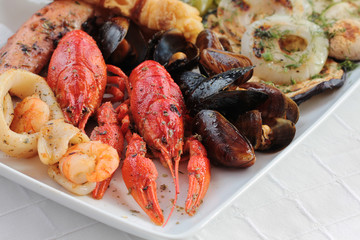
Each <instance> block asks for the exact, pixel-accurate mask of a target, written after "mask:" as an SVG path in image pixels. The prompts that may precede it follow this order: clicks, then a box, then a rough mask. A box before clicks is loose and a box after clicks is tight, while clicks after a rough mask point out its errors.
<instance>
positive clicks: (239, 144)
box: [194, 110, 256, 168]
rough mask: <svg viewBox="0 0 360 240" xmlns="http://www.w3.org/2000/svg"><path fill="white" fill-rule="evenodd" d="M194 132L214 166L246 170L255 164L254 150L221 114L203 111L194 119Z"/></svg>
mask: <svg viewBox="0 0 360 240" xmlns="http://www.w3.org/2000/svg"><path fill="white" fill-rule="evenodd" d="M194 132H195V133H197V134H199V135H200V136H201V139H202V143H203V144H204V146H205V148H206V150H207V153H208V157H209V159H210V161H211V162H212V163H213V164H214V165H219V166H225V167H236V168H246V167H250V166H251V165H253V164H254V163H255V159H256V157H255V153H254V148H253V147H252V145H251V144H250V142H249V140H247V139H246V137H244V136H243V135H242V134H241V133H240V132H239V131H238V130H237V129H236V127H235V126H234V125H233V124H231V123H230V122H229V121H228V120H227V119H226V118H225V117H223V116H222V115H221V114H220V113H219V112H217V111H212V110H202V111H200V112H199V113H198V114H197V115H196V116H195V118H194Z"/></svg>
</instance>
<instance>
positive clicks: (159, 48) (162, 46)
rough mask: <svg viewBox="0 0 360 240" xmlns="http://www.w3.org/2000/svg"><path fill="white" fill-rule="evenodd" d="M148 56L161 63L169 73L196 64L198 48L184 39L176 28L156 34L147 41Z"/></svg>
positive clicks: (186, 68) (188, 68)
mask: <svg viewBox="0 0 360 240" xmlns="http://www.w3.org/2000/svg"><path fill="white" fill-rule="evenodd" d="M149 48H150V49H149V53H150V58H152V59H153V60H155V61H157V62H159V63H160V64H161V65H163V66H164V67H165V68H166V70H167V71H168V72H169V73H170V74H171V73H174V72H175V73H176V72H181V71H185V70H191V69H193V68H195V67H196V66H197V63H198V60H199V49H198V48H197V47H196V46H195V45H194V44H193V43H191V42H188V41H186V39H185V37H184V34H183V33H182V32H181V31H180V30H178V29H170V30H167V31H164V32H161V33H158V34H156V35H155V36H154V37H153V38H152V40H150V43H149Z"/></svg>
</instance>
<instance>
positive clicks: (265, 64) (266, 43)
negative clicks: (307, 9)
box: [241, 15, 329, 85]
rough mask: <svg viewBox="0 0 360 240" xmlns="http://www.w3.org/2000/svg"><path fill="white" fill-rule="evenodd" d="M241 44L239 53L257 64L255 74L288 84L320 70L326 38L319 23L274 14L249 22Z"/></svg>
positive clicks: (276, 82)
mask: <svg viewBox="0 0 360 240" xmlns="http://www.w3.org/2000/svg"><path fill="white" fill-rule="evenodd" d="M241 45H242V46H241V53H242V54H243V55H245V56H247V57H248V58H250V60H251V61H252V63H253V64H254V65H256V67H255V69H254V76H257V77H259V78H261V79H263V80H265V81H270V82H273V83H275V84H278V85H283V84H285V85H289V84H294V83H298V82H302V81H304V80H307V79H309V78H311V77H312V76H314V75H316V74H318V73H319V72H320V71H321V69H322V68H323V66H324V64H325V62H326V59H327V58H328V47H329V41H328V39H327V38H326V36H325V34H324V31H323V30H322V29H321V28H320V27H319V26H318V25H316V24H314V23H312V22H310V21H308V20H306V19H296V18H293V17H289V16H284V15H273V16H271V17H268V18H265V19H262V20H259V21H256V22H254V23H253V24H251V25H250V26H249V27H248V29H247V30H246V32H245V34H244V35H243V37H242V44H241Z"/></svg>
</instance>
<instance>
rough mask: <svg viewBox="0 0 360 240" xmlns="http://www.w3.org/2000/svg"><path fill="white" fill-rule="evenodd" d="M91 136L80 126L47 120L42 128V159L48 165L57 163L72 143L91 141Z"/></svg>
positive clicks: (40, 156)
mask: <svg viewBox="0 0 360 240" xmlns="http://www.w3.org/2000/svg"><path fill="white" fill-rule="evenodd" d="M89 141H90V139H89V137H88V136H87V135H86V134H85V133H83V132H82V131H81V130H80V129H79V128H77V127H74V126H73V125H71V124H69V123H66V122H64V120H63V119H55V120H52V121H49V122H47V124H46V125H45V126H43V127H42V128H41V130H40V134H39V139H38V153H39V158H40V161H41V162H42V163H43V164H46V165H52V164H55V163H57V162H58V161H59V160H60V158H61V157H62V156H63V155H64V154H65V153H66V151H67V150H68V149H69V147H71V146H72V145H75V144H78V143H83V142H89Z"/></svg>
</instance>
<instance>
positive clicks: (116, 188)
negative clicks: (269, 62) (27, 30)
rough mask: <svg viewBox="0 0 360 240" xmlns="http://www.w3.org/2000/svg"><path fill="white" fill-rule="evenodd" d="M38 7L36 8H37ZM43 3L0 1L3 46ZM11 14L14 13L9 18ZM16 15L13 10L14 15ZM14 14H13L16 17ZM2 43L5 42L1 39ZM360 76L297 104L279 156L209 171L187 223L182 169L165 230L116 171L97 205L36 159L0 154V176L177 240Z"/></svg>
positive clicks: (163, 195)
mask: <svg viewBox="0 0 360 240" xmlns="http://www.w3.org/2000/svg"><path fill="white" fill-rule="evenodd" d="M39 2H40V3H39ZM46 2H48V1H41V0H37V1H35V0H27V1H6V0H0V23H1V24H3V25H0V30H1V31H4V30H5V34H0V44H1V43H5V41H6V37H9V31H10V33H11V31H12V32H15V31H16V29H17V28H18V27H19V26H20V25H21V24H22V22H24V21H26V20H27V19H28V18H29V17H30V16H31V15H32V14H33V13H34V12H35V11H36V10H37V9H39V8H41V7H42V6H43V5H44V3H46ZM9 9H13V11H14V12H15V14H14V12H11V11H10V12H9V11H8V10H9ZM14 9H16V10H14ZM16 13H18V14H16ZM4 38H5V39H4ZM359 74H360V71H359V70H356V71H354V72H353V73H352V74H351V76H349V77H348V79H347V81H346V83H345V85H344V86H343V87H342V88H340V89H338V90H335V91H329V92H326V93H324V94H321V95H319V96H316V97H313V98H312V99H310V100H309V101H307V102H305V103H303V104H301V106H300V110H301V115H300V120H299V122H298V123H297V124H296V128H297V133H296V136H295V139H294V141H293V142H292V143H291V145H290V146H288V147H287V148H286V149H285V150H283V151H282V152H280V153H274V154H262V153H257V154H256V156H257V161H256V163H255V165H254V166H252V167H250V168H248V169H243V170H239V169H223V168H214V167H213V168H212V179H211V184H210V187H209V190H208V193H207V195H206V198H205V199H204V203H203V204H202V205H201V207H200V208H199V211H198V213H197V214H196V215H195V216H193V217H189V216H188V215H187V214H186V213H185V211H184V209H183V207H184V202H185V197H186V193H187V177H186V166H184V164H182V166H181V172H182V173H184V174H180V185H181V188H180V191H181V192H180V195H179V199H178V203H177V208H176V209H175V211H174V214H173V216H172V218H171V219H170V221H169V223H168V224H167V225H166V227H159V226H155V225H154V224H152V223H151V221H150V220H149V218H148V217H147V216H146V215H145V214H144V213H142V211H141V209H140V208H139V207H138V206H137V204H136V203H135V201H134V200H133V199H132V197H131V196H130V195H128V193H127V189H126V187H125V184H124V183H123V181H122V177H121V174H120V171H118V172H117V173H116V174H115V176H114V178H113V182H112V184H111V187H110V188H109V189H108V190H107V193H106V195H105V197H104V198H103V199H102V200H94V199H92V198H91V197H89V196H81V197H79V196H74V195H72V194H70V193H68V192H67V191H66V190H64V189H63V188H62V187H60V186H59V185H58V184H56V183H55V182H54V181H53V180H52V179H51V178H50V177H49V176H48V175H47V167H46V166H45V165H43V164H41V163H40V161H39V159H38V158H37V157H35V158H32V159H15V158H10V157H8V156H6V155H5V154H3V153H0V175H2V176H4V177H7V178H8V179H10V180H12V181H14V182H16V183H18V184H21V185H22V186H24V187H26V188H29V189H31V190H33V191H35V192H37V193H39V194H42V195H44V196H45V197H47V198H49V199H52V200H54V201H56V202H58V203H60V204H62V205H64V206H67V207H69V208H71V209H73V210H75V211H78V212H80V213H82V214H84V215H87V216H89V217H91V218H94V219H96V220H98V221H101V222H103V223H105V224H108V225H110V226H112V227H114V228H117V229H120V230H122V231H126V232H129V233H131V234H134V235H137V236H139V237H143V238H155V237H156V238H164V239H180V238H185V237H187V236H190V235H192V234H194V233H196V232H197V231H199V230H200V229H201V228H202V227H204V226H205V224H206V223H207V222H208V221H210V219H212V218H213V217H215V216H216V215H217V214H218V213H219V212H220V211H221V210H222V209H224V208H225V207H226V206H227V205H229V204H230V203H231V202H232V201H233V200H234V199H235V198H236V197H238V196H239V195H240V194H241V193H242V192H243V191H244V190H245V189H246V188H247V187H249V186H250V185H251V184H252V183H254V182H255V181H256V179H258V178H259V177H260V176H261V175H263V174H264V173H265V172H266V171H268V170H269V169H270V168H271V167H272V166H273V165H274V164H275V163H277V162H279V161H280V160H286V156H287V153H288V152H290V151H291V149H292V148H293V147H294V146H296V145H297V144H298V143H299V142H300V141H301V140H302V139H303V138H304V136H305V135H307V134H308V133H309V132H310V131H311V130H312V129H314V128H315V127H316V126H317V125H319V124H320V123H321V122H322V120H323V119H324V118H325V117H326V116H327V115H329V113H330V112H331V111H332V110H333V109H334V108H335V106H336V105H338V104H339V103H340V102H341V101H342V100H343V99H344V98H345V97H346V96H347V95H349V92H351V91H354V89H355V88H358V85H359V83H357V82H356V80H357V79H358V78H359ZM156 165H157V168H158V170H159V179H158V183H157V184H158V187H159V186H160V185H162V184H166V186H167V189H166V190H160V189H158V196H159V199H160V205H161V207H162V208H163V209H164V215H165V217H167V215H168V213H169V211H170V208H171V201H170V200H171V198H173V197H174V190H173V184H172V181H171V180H172V179H171V177H170V174H169V172H168V170H167V169H165V168H164V167H162V166H160V164H159V163H156Z"/></svg>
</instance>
